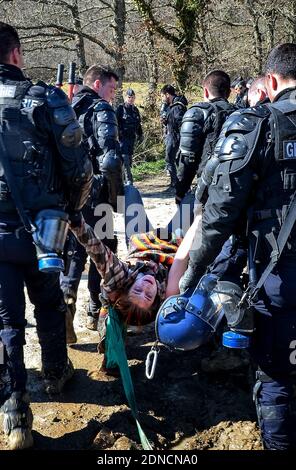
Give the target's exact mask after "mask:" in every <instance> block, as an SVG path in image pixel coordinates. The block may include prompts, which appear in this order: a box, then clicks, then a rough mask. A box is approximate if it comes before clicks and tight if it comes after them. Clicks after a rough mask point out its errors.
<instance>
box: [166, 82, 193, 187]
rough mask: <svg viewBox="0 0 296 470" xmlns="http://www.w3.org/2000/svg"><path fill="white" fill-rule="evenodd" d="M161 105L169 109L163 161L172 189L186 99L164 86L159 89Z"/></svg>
mask: <svg viewBox="0 0 296 470" xmlns="http://www.w3.org/2000/svg"><path fill="white" fill-rule="evenodd" d="M161 95H162V103H166V104H167V105H168V106H169V108H168V110H167V114H166V118H165V119H164V120H163V123H164V124H165V126H166V136H165V147H166V153H165V161H166V169H167V171H168V172H169V175H170V178H171V183H170V186H171V187H172V188H174V187H175V184H176V181H177V171H176V157H177V152H178V149H179V143H180V127H181V123H182V118H183V116H184V114H185V112H186V109H187V104H188V102H187V99H186V98H185V96H182V95H180V96H178V95H177V94H176V90H175V88H174V87H173V86H172V85H165V86H164V87H163V88H162V89H161Z"/></svg>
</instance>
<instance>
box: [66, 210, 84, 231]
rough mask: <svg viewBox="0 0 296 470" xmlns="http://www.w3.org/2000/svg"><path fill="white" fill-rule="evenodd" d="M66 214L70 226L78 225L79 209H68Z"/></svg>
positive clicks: (80, 220) (80, 219)
mask: <svg viewBox="0 0 296 470" xmlns="http://www.w3.org/2000/svg"><path fill="white" fill-rule="evenodd" d="M68 214H69V222H70V225H71V228H75V227H80V225H81V222H82V213H81V211H74V210H68Z"/></svg>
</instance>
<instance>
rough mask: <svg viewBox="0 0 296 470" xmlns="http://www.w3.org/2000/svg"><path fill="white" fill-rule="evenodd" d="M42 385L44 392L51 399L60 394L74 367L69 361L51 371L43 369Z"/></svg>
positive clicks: (71, 375)
mask: <svg viewBox="0 0 296 470" xmlns="http://www.w3.org/2000/svg"><path fill="white" fill-rule="evenodd" d="M42 372H43V383H44V390H45V392H46V393H47V394H48V395H49V396H50V397H51V396H52V395H57V394H58V393H61V391H62V390H63V388H64V385H65V384H66V383H67V382H68V380H70V379H71V378H72V377H73V374H74V366H73V364H72V362H71V361H70V359H68V361H67V364H65V365H64V366H59V367H55V368H52V369H43V371H42Z"/></svg>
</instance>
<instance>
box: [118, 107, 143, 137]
mask: <svg viewBox="0 0 296 470" xmlns="http://www.w3.org/2000/svg"><path fill="white" fill-rule="evenodd" d="M118 111H119V113H118V123H119V130H120V134H121V138H123V139H135V137H136V133H137V130H138V127H139V125H140V115H139V112H138V109H137V108H136V107H135V106H126V105H121V106H119V107H118Z"/></svg>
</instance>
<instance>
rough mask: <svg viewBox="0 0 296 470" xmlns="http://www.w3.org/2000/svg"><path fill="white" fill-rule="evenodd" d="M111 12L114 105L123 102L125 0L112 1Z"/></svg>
mask: <svg viewBox="0 0 296 470" xmlns="http://www.w3.org/2000/svg"><path fill="white" fill-rule="evenodd" d="M112 10H113V12H114V23H113V25H112V26H113V38H114V49H115V53H114V59H115V64H116V72H117V73H118V76H119V80H118V87H117V92H116V99H115V104H118V103H120V102H122V101H123V96H122V83H123V79H124V75H125V63H124V43H125V30H126V6H125V0H113V1H112Z"/></svg>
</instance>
